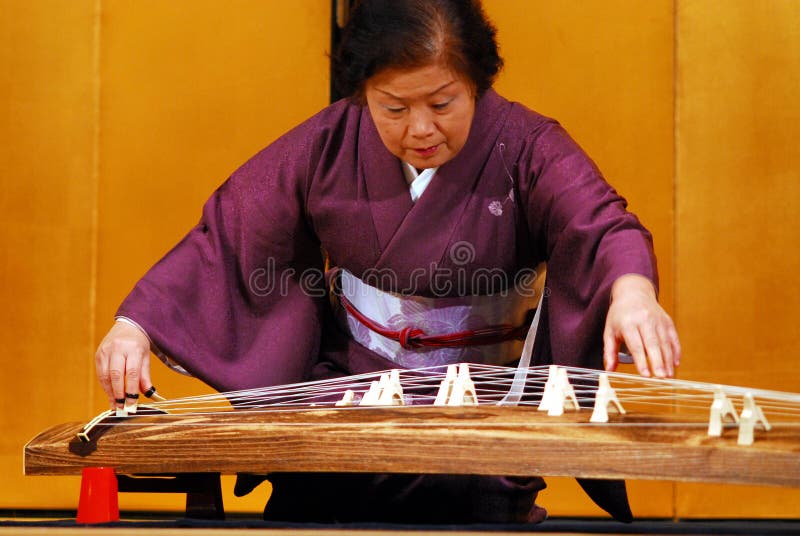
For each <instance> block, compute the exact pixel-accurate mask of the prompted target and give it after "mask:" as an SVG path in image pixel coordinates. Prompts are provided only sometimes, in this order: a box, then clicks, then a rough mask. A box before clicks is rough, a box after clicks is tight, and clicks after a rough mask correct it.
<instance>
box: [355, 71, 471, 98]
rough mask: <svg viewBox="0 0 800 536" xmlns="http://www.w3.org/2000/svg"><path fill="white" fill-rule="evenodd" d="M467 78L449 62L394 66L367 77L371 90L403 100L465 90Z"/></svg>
mask: <svg viewBox="0 0 800 536" xmlns="http://www.w3.org/2000/svg"><path fill="white" fill-rule="evenodd" d="M464 85H468V84H467V83H466V80H465V77H464V76H461V75H460V74H459V73H457V72H456V71H454V70H453V69H452V68H450V67H449V66H447V65H443V64H439V63H435V64H430V65H425V66H422V67H390V68H387V69H383V70H381V71H380V72H378V73H376V74H375V75H373V76H372V77H370V78H369V79H368V80H367V90H368V91H376V92H379V93H383V94H387V95H388V96H391V97H397V98H402V99H411V98H423V97H429V96H433V95H435V94H437V93H439V92H441V91H445V90H448V89H451V90H452V89H461V88H462V87H463V86H464Z"/></svg>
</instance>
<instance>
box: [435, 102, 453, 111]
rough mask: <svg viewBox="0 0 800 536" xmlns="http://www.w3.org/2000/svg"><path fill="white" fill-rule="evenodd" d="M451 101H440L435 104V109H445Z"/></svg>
mask: <svg viewBox="0 0 800 536" xmlns="http://www.w3.org/2000/svg"><path fill="white" fill-rule="evenodd" d="M450 102H451V101H447V102H439V103H436V104H434V105H433V109H434V110H444V109H445V108H447V106H448V105H449V104H450Z"/></svg>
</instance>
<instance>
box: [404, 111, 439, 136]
mask: <svg viewBox="0 0 800 536" xmlns="http://www.w3.org/2000/svg"><path fill="white" fill-rule="evenodd" d="M435 130H436V127H435V126H434V124H433V117H431V114H430V112H428V111H427V110H414V109H412V110H411V113H410V115H409V124H408V132H409V134H411V135H412V136H414V137H415V138H427V137H428V136H430V135H431V134H433V133H434V131H435Z"/></svg>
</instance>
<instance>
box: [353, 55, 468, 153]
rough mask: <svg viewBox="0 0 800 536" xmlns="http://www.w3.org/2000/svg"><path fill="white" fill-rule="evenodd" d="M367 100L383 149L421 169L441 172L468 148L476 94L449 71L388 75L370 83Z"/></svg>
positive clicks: (411, 70) (420, 69)
mask: <svg viewBox="0 0 800 536" xmlns="http://www.w3.org/2000/svg"><path fill="white" fill-rule="evenodd" d="M365 96H366V99H367V107H368V108H369V112H370V114H371V115H372V120H373V121H374V122H375V126H376V127H377V128H378V133H379V134H380V137H381V140H382V141H383V144H384V145H385V146H386V148H387V149H389V152H391V153H392V154H393V155H395V156H396V157H397V158H399V159H401V160H403V161H405V162H408V163H409V164H411V165H412V166H414V167H415V168H417V169H424V168H432V167H437V166H441V165H442V164H444V163H445V162H447V161H448V160H450V159H451V158H453V157H454V156H455V155H456V154H458V152H459V151H460V150H461V148H462V147H464V144H465V143H466V142H467V136H468V135H469V128H470V125H472V117H473V115H474V114H475V90H474V88H473V85H472V84H471V83H470V82H469V81H468V80H466V79H465V78H464V77H462V76H458V75H457V74H456V73H454V72H453V71H452V70H451V69H449V68H447V67H444V66H442V65H438V64H433V65H428V66H426V67H418V68H408V69H400V68H390V69H384V70H383V71H380V72H379V73H377V74H375V75H374V76H372V77H371V78H370V79H368V80H367V82H366V86H365Z"/></svg>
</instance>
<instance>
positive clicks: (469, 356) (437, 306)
mask: <svg viewBox="0 0 800 536" xmlns="http://www.w3.org/2000/svg"><path fill="white" fill-rule="evenodd" d="M338 271H339V277H340V279H339V287H340V288H339V291H340V293H341V297H343V298H344V299H346V300H347V301H348V302H349V304H350V305H351V306H352V307H354V308H355V309H357V312H358V313H360V314H361V315H362V317H367V318H368V319H369V320H370V321H372V322H374V323H376V324H379V325H381V326H385V327H386V328H388V329H390V330H392V331H395V332H401V331H404V330H406V332H407V331H408V330H415V331H416V330H420V331H421V332H423V333H424V334H427V335H448V334H453V333H459V332H466V331H474V330H484V329H486V328H488V327H493V326H500V325H507V326H514V327H517V328H520V329H521V334H522V335H521V338H520V339H511V340H506V341H503V342H498V343H493V344H481V345H470V346H461V345H454V346H447V347H415V348H410V347H407V346H406V347H404V346H403V345H401V344H400V342H399V341H397V340H393V339H391V338H388V337H385V336H383V335H381V334H380V333H378V332H377V331H375V330H374V329H370V328H369V327H367V325H365V323H364V322H363V320H359V318H357V317H356V316H354V315H353V314H352V313H351V312H350V311H348V310H347V309H346V308H345V307H341V306H340V307H339V308H338V310H337V314H336V316H337V319H338V321H339V325H340V326H341V327H342V329H343V330H345V332H347V333H348V334H349V335H350V336H351V337H352V338H353V339H354V340H355V341H356V342H358V343H359V344H361V345H362V346H364V347H366V348H368V349H370V350H372V351H373V352H375V353H376V354H379V355H381V356H383V357H385V358H386V359H388V360H390V361H392V362H394V363H396V364H397V365H399V366H400V367H403V368H420V367H426V366H434V365H449V364H455V363H461V362H469V363H483V364H491V365H507V364H509V363H511V362H513V361H516V360H517V359H519V358H520V355H521V353H522V347H523V339H524V338H525V333H527V326H526V321H529V320H530V316H531V315H530V314H529V312H530V311H532V310H534V309H536V307H537V305H538V303H539V292H537V291H534V290H533V289H528V291H527V292H520V291H518V289H513V288H512V289H510V290H509V291H508V292H507V293H506V294H505V295H488V296H464V297H448V298H427V297H422V296H406V295H401V294H395V293H391V292H385V291H382V290H379V289H377V288H375V287H373V286H371V285H368V284H366V283H364V282H363V281H361V280H360V279H359V278H357V277H356V276H354V275H353V274H351V273H350V272H348V271H347V270H343V269H342V270H338ZM340 301H341V298H340Z"/></svg>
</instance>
